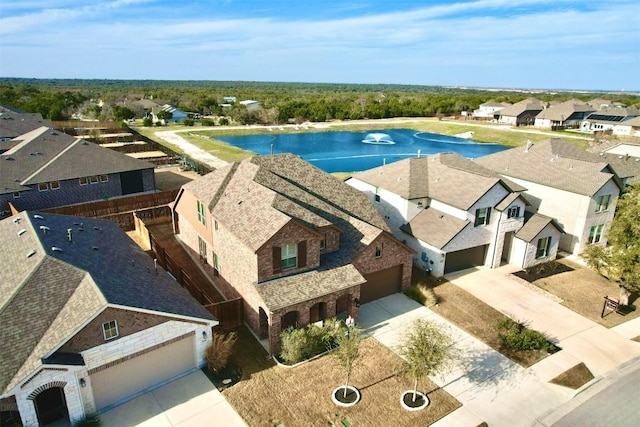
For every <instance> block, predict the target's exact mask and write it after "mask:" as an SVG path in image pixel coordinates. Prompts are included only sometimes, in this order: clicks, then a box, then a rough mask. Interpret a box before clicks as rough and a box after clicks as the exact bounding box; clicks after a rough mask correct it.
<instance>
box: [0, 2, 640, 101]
mask: <svg viewBox="0 0 640 427" xmlns="http://www.w3.org/2000/svg"><path fill="white" fill-rule="evenodd" d="M183 3H186V4H183ZM0 76H1V77H29V78H31V77H33V78H96V79H168V80H249V81H290V82H327V83H397V84H419V85H445V86H479V87H507V88H539V89H585V90H601V89H602V90H626V91H639V90H640V2H638V0H597V1H593V0H581V1H574V0H553V1H551V0H550V1H547V0H461V1H458V2H448V1H405V0H396V1H390V0H384V1H377V0H356V1H348V0H346V1H335V0H297V1H295V0H262V1H255V0H213V1H189V2H182V1H180V0H177V1H166V0H17V1H16V0H0Z"/></svg>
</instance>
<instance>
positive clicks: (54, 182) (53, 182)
mask: <svg viewBox="0 0 640 427" xmlns="http://www.w3.org/2000/svg"><path fill="white" fill-rule="evenodd" d="M54 184H55V185H54ZM49 188H50V189H51V190H59V189H60V181H51V182H50V183H49Z"/></svg>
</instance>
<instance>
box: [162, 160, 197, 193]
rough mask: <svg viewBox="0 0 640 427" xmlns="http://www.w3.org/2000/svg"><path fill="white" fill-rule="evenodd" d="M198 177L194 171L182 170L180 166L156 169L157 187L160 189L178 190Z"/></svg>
mask: <svg viewBox="0 0 640 427" xmlns="http://www.w3.org/2000/svg"><path fill="white" fill-rule="evenodd" d="M198 177H199V175H198V174H197V173H195V172H194V171H181V170H180V169H179V168H178V166H172V167H169V168H156V169H155V178H156V188H158V189H159V190H160V191H169V190H177V189H179V188H180V187H182V186H183V185H184V184H186V183H188V182H190V181H193V180H194V179H196V178H198Z"/></svg>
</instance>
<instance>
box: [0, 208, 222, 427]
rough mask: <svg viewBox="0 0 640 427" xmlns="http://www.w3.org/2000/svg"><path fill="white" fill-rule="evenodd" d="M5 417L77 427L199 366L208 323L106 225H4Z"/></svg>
mask: <svg viewBox="0 0 640 427" xmlns="http://www.w3.org/2000/svg"><path fill="white" fill-rule="evenodd" d="M0 236H2V241H3V244H4V246H5V248H11V249H10V250H4V251H3V252H2V255H0V325H2V327H1V328H0V411H1V412H0V416H1V417H2V420H3V424H2V425H5V424H4V422H5V421H7V422H9V423H10V424H8V425H25V426H38V425H47V424H50V423H52V422H58V423H62V425H64V424H65V422H66V423H67V425H68V423H69V422H70V423H71V424H72V425H73V424H74V423H75V422H78V421H80V420H82V419H83V418H85V417H86V416H88V415H92V414H94V413H96V412H98V413H99V412H102V411H104V410H107V409H109V408H111V407H113V406H115V405H117V404H119V403H122V402H124V401H126V400H128V399H131V398H133V397H136V396H138V395H139V394H140V393H141V392H144V391H147V390H149V389H152V388H154V387H156V386H158V385H161V384H163V383H164V382H166V381H168V380H171V379H173V378H177V377H179V376H182V375H184V374H186V373H189V372H191V371H193V370H195V369H198V368H199V367H202V366H204V364H205V350H206V348H207V346H208V345H209V343H210V342H211V335H212V330H211V328H212V327H213V326H215V325H216V324H217V321H216V320H215V318H214V317H213V316H212V315H211V314H210V313H209V312H208V311H207V310H206V309H205V308H204V307H202V306H201V305H200V304H198V303H197V301H195V300H194V299H193V298H192V297H191V296H190V295H189V294H188V292H186V291H185V290H184V289H183V288H182V287H180V286H179V285H178V283H177V282H176V281H175V280H173V279H172V278H171V277H170V276H169V275H168V274H167V273H166V272H165V271H163V270H162V269H161V268H157V269H156V266H155V265H154V262H153V260H152V259H151V258H150V257H149V256H148V255H147V254H146V253H144V252H143V251H142V250H141V249H140V248H138V246H137V245H136V244H135V243H133V241H131V239H130V238H129V237H128V236H127V235H126V234H125V233H124V232H123V231H122V230H120V228H119V227H118V226H117V225H116V224H115V223H113V222H111V221H107V220H96V219H90V218H79V217H73V216H66V215H54V214H38V213H34V212H31V211H24V212H20V213H18V214H16V215H14V216H13V217H10V218H6V219H4V220H2V221H0Z"/></svg>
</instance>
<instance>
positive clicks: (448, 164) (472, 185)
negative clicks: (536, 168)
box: [353, 153, 524, 210]
mask: <svg viewBox="0 0 640 427" xmlns="http://www.w3.org/2000/svg"><path fill="white" fill-rule="evenodd" d="M353 177H354V178H356V179H359V180H360V181H364V182H366V183H368V184H370V185H373V186H376V187H380V188H384V189H385V190H387V191H390V192H392V193H394V194H398V195H399V196H401V197H402V198H404V199H407V200H414V199H421V198H427V197H428V198H430V199H434V200H438V201H441V202H443V203H446V204H448V205H451V206H454V207H457V208H459V209H463V210H468V209H469V208H470V207H471V206H473V204H474V203H475V202H477V201H478V200H479V199H480V198H481V197H482V196H483V195H484V194H486V193H487V191H489V190H490V189H491V188H493V187H494V186H495V185H496V184H501V185H503V186H504V187H505V188H507V189H509V190H511V191H523V190H524V188H523V187H521V186H519V185H517V184H515V183H512V182H509V181H507V180H505V179H504V178H502V177H501V176H500V175H499V174H497V173H496V172H494V171H492V170H490V169H487V168H485V167H483V166H481V165H479V164H478V163H475V162H473V161H471V160H469V159H466V158H464V157H462V156H460V155H459V154H456V153H439V154H434V155H431V156H427V157H421V158H412V159H405V160H400V161H398V162H394V163H391V164H388V165H385V166H380V167H377V168H374V169H369V170H367V171H364V172H359V173H357V174H355V175H353Z"/></svg>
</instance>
